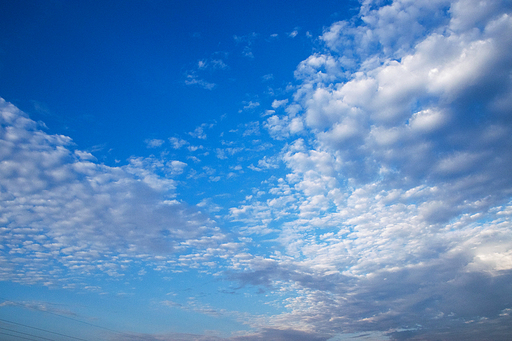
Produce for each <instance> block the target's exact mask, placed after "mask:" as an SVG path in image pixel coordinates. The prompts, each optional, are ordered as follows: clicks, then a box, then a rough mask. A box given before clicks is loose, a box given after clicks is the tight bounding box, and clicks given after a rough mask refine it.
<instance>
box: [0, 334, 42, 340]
mask: <svg viewBox="0 0 512 341" xmlns="http://www.w3.org/2000/svg"><path fill="white" fill-rule="evenodd" d="M0 334H2V335H8V336H14V337H17V338H18V339H23V340H30V341H37V340H36V339H29V338H28V337H23V336H19V335H12V334H7V333H2V332H0Z"/></svg>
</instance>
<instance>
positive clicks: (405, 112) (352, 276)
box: [231, 1, 512, 339]
mask: <svg viewBox="0 0 512 341" xmlns="http://www.w3.org/2000/svg"><path fill="white" fill-rule="evenodd" d="M511 10H512V8H511V6H510V3H509V2H500V1H454V2H449V1H415V2H410V1H394V2H393V3H391V4H388V5H384V6H381V7H378V6H377V5H376V4H375V3H372V2H365V3H363V6H362V10H361V13H360V16H359V17H358V18H356V19H355V20H354V21H352V22H338V23H335V24H333V25H332V26H331V27H329V28H328V29H327V30H326V31H325V33H324V34H323V36H322V37H321V40H322V41H323V42H324V43H325V50H324V51H320V52H317V53H315V54H314V55H312V56H311V57H309V58H308V59H306V60H305V61H303V62H302V63H301V64H300V65H299V66H298V68H297V71H296V76H297V77H298V79H299V80H300V81H301V85H300V86H299V87H298V90H297V91H296V93H295V97H294V101H293V102H292V103H290V104H289V105H288V106H287V110H286V113H285V114H284V115H274V116H272V117H269V118H268V119H267V122H266V127H267V128H268V129H269V132H270V133H271V134H273V135H274V136H276V138H279V136H277V135H280V138H283V137H284V138H289V139H290V138H293V137H294V136H295V140H294V141H291V142H290V143H289V144H288V145H287V147H285V148H284V149H283V151H282V153H281V160H282V161H283V162H284V163H285V164H286V166H287V167H288V169H289V173H288V175H286V176H285V177H282V178H279V179H276V180H275V181H273V182H267V183H266V184H265V185H266V186H267V188H266V190H267V191H268V193H271V194H274V195H275V197H273V198H266V199H264V200H262V199H261V198H256V197H255V198H254V199H253V201H252V203H247V204H244V205H241V206H239V207H236V208H233V209H232V210H231V213H232V215H233V219H238V220H240V219H241V217H242V214H244V213H247V214H246V216H247V219H246V220H244V222H245V223H246V224H247V227H246V231H252V230H251V226H252V227H253V228H254V229H255V230H258V231H266V230H268V229H270V228H271V227H273V226H281V229H280V232H279V236H278V238H277V241H279V242H280V243H281V245H282V250H281V251H280V252H279V253H275V252H274V253H271V254H269V255H267V256H266V257H264V258H262V259H259V258H257V257H255V258H252V259H241V260H240V261H238V262H237V263H236V264H235V263H234V265H233V266H234V268H235V269H240V268H244V269H245V271H242V272H240V273H238V274H237V275H236V276H235V277H236V278H237V279H238V280H239V281H241V282H242V283H245V284H253V285H264V286H268V287H270V288H276V290H277V289H278V288H280V287H281V288H280V290H285V291H289V292H290V293H293V295H294V297H288V298H287V299H286V300H287V301H288V308H289V310H290V311H289V312H288V313H284V314H282V315H280V316H276V317H274V321H278V322H275V323H276V325H278V324H279V325H280V326H281V327H283V326H288V327H289V328H299V329H302V330H308V331H318V332H324V333H333V334H335V333H340V332H358V331H381V332H387V333H388V335H389V337H392V338H396V339H400V338H412V339H414V338H415V337H418V338H422V339H439V338H441V339H454V338H455V339H457V338H462V339H479V337H481V335H482V333H485V330H486V329H493V328H495V327H493V326H497V327H496V329H493V330H495V334H494V335H493V339H506V337H507V336H506V335H507V334H510V333H511V332H512V331H511V330H510V327H507V326H509V325H510V317H509V314H508V311H509V310H508V309H510V304H511V303H510V302H509V301H504V300H503V299H502V297H509V296H510V295H511V294H512V292H511V287H510V286H509V285H508V284H506V283H508V282H509V281H510V279H511V276H512V258H511V255H512V253H511V252H512V251H511V250H512V232H511V231H512V229H511V228H512V224H511V223H512V222H511V216H510V213H511V202H510V198H511V194H512V173H511V172H510V171H509V170H510V169H512V154H511V153H510V150H511V148H512V134H511V133H512V131H511V130H512V121H511V120H510V108H511V107H512V106H511V104H512V78H511V77H510V75H511V70H512V57H511V55H510V53H508V51H510V50H511V49H512V39H511V36H510V34H509V33H510V32H511V31H512V16H511ZM297 106H298V107H299V108H300V110H297ZM299 123H300V124H299ZM260 190H261V188H260ZM279 202H285V204H281V205H279V204H278V203H279ZM272 231H275V230H272ZM308 328H309V329H308ZM472 330H474V331H475V334H474V335H472Z"/></svg>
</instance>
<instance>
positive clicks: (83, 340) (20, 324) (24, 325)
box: [0, 319, 87, 341]
mask: <svg viewBox="0 0 512 341" xmlns="http://www.w3.org/2000/svg"><path fill="white" fill-rule="evenodd" d="M0 321H3V322H7V323H12V324H16V325H18V326H23V327H27V328H32V329H36V330H40V331H43V332H47V333H51V334H55V335H59V336H64V337H69V338H70V339H75V340H80V341H87V340H85V339H81V338H79V337H74V336H69V335H65V334H61V333H57V332H52V331H49V330H47V329H42V328H37V327H32V326H29V325H26V324H23V323H18V322H12V321H8V320H4V319H0Z"/></svg>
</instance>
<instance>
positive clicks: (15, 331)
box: [0, 327, 54, 341]
mask: <svg viewBox="0 0 512 341" xmlns="http://www.w3.org/2000/svg"><path fill="white" fill-rule="evenodd" d="M0 329H3V330H7V331H9V332H13V333H18V334H22V335H28V336H34V337H37V338H39V339H45V340H50V341H54V340H53V339H49V338H47V337H44V336H39V335H34V334H30V333H24V332H19V331H17V330H14V329H9V328H3V327H0ZM16 337H19V336H17V335H16Z"/></svg>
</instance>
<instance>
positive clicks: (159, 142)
mask: <svg viewBox="0 0 512 341" xmlns="http://www.w3.org/2000/svg"><path fill="white" fill-rule="evenodd" d="M145 142H146V145H147V147H148V148H158V147H160V146H162V145H163V144H164V143H165V141H164V140H160V139H151V140H146V141H145Z"/></svg>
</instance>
